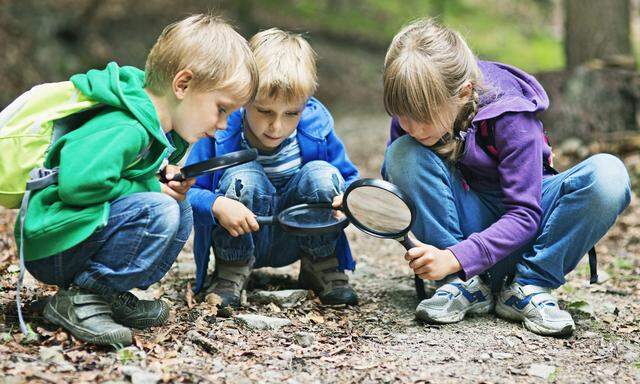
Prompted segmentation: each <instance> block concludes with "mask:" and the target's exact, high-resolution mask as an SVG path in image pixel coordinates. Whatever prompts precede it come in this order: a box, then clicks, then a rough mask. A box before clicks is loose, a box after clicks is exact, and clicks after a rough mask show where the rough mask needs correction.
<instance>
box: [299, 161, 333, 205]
mask: <svg viewBox="0 0 640 384" xmlns="http://www.w3.org/2000/svg"><path fill="white" fill-rule="evenodd" d="M300 172H302V175H301V178H300V182H299V184H298V185H299V188H300V189H301V191H300V192H301V193H302V194H306V193H305V192H314V193H313V194H312V195H313V196H315V197H317V199H318V202H324V201H331V199H332V198H333V197H334V196H337V195H339V194H340V193H342V191H343V190H344V179H343V177H342V175H341V174H340V171H339V170H338V169H337V168H336V167H334V166H333V165H331V164H329V163H327V162H326V161H320V160H314V161H310V162H308V163H306V164H305V165H304V166H303V167H302V169H301V170H300Z"/></svg>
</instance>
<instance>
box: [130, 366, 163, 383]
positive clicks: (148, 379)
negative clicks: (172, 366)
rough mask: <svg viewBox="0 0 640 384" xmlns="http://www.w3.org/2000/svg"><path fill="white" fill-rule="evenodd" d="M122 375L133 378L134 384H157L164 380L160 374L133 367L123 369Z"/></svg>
mask: <svg viewBox="0 0 640 384" xmlns="http://www.w3.org/2000/svg"><path fill="white" fill-rule="evenodd" d="M122 373H124V374H125V375H126V376H129V377H130V378H131V383H132V384H155V383H157V382H158V381H160V380H161V379H162V374H161V373H159V372H151V371H145V370H143V369H141V368H138V367H135V366H131V365H127V366H125V367H124V368H122Z"/></svg>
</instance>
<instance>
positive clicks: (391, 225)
mask: <svg viewBox="0 0 640 384" xmlns="http://www.w3.org/2000/svg"><path fill="white" fill-rule="evenodd" d="M342 209H343V210H344V212H345V215H346V216H347V217H348V218H349V221H350V222H351V223H352V224H353V225H354V226H355V227H356V228H358V229H359V230H361V231H363V232H365V233H367V234H369V235H371V236H375V237H379V238H382V239H395V240H397V241H398V242H400V244H402V245H403V246H404V247H405V249H406V250H409V249H411V248H414V247H415V246H416V245H415V243H414V242H413V241H412V240H411V238H410V237H409V231H410V230H411V226H412V225H413V223H414V221H415V212H416V210H415V205H414V204H413V201H411V199H410V198H409V196H407V195H406V194H404V193H403V192H402V191H401V190H400V188H398V187H397V186H396V185H395V184H392V183H389V182H387V181H384V180H378V179H360V180H357V181H355V182H353V183H352V184H351V185H350V186H349V187H348V188H347V190H346V191H345V193H344V197H343V201H342ZM415 284H416V293H417V294H418V298H419V299H420V300H421V301H422V300H424V299H426V296H427V295H426V293H425V290H424V281H423V280H422V279H421V278H420V277H418V275H415Z"/></svg>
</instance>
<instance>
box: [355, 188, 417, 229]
mask: <svg viewBox="0 0 640 384" xmlns="http://www.w3.org/2000/svg"><path fill="white" fill-rule="evenodd" d="M345 204H347V206H348V209H349V213H350V214H351V217H352V218H353V219H355V220H356V221H357V222H358V223H359V224H360V225H361V226H362V227H364V229H366V230H369V231H372V232H376V233H377V234H378V235H380V236H383V237H386V236H393V235H397V234H399V233H403V232H406V231H408V230H409V227H410V226H411V209H410V208H409V206H408V205H407V204H406V203H405V202H404V201H403V200H402V199H401V198H400V197H399V196H397V195H396V194H394V193H393V192H391V191H387V190H385V189H382V188H379V187H375V186H367V185H364V186H360V187H357V188H354V189H353V190H352V191H351V192H350V193H349V195H348V196H347V201H345Z"/></svg>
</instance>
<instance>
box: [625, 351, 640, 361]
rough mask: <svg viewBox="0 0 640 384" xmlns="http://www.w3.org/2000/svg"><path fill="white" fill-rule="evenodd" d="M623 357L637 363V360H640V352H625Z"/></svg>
mask: <svg viewBox="0 0 640 384" xmlns="http://www.w3.org/2000/svg"><path fill="white" fill-rule="evenodd" d="M622 358H623V359H624V361H626V362H627V363H635V362H636V361H638V360H640V354H638V352H627V353H625V354H624V356H622Z"/></svg>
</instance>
